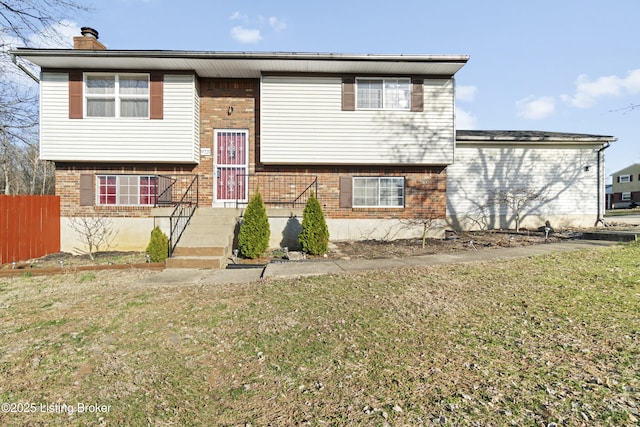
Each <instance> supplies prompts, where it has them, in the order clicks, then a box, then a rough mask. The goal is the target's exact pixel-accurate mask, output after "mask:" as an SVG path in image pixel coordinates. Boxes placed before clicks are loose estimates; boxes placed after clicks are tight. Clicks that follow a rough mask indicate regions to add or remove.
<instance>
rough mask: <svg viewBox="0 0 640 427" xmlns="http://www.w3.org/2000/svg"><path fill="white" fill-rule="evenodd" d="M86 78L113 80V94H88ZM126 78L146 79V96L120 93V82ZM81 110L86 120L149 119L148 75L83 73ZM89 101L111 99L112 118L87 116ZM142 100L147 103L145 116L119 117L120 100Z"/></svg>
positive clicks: (149, 90) (149, 91)
mask: <svg viewBox="0 0 640 427" xmlns="http://www.w3.org/2000/svg"><path fill="white" fill-rule="evenodd" d="M87 77H113V78H114V79H115V87H114V91H113V93H89V91H88V88H87ZM127 77H146V79H147V93H146V94H133V93H127V94H122V93H120V92H121V91H120V80H121V79H122V80H126V79H127ZM83 84H84V88H83V97H82V98H83V99H82V101H83V109H84V115H83V116H84V117H85V118H88V119H120V118H122V119H133V120H144V119H149V114H150V110H151V79H150V74H149V73H84V74H83ZM89 99H113V100H114V104H115V113H114V115H113V116H90V115H89V114H88V107H87V104H88V102H87V101H88V100H89ZM133 99H142V100H146V101H147V114H146V115H145V116H124V117H122V116H121V108H120V102H121V101H122V100H133Z"/></svg>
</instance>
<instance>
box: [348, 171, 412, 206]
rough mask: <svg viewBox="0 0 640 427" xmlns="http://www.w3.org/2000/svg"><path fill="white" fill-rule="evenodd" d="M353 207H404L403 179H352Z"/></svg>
mask: <svg viewBox="0 0 640 427" xmlns="http://www.w3.org/2000/svg"><path fill="white" fill-rule="evenodd" d="M352 191H353V207H393V208H401V207H404V178H403V177H354V178H353V190H352Z"/></svg>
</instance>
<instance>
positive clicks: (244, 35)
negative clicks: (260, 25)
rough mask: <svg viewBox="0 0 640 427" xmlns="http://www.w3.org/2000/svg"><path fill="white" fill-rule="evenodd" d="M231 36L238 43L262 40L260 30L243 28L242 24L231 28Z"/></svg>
mask: <svg viewBox="0 0 640 427" xmlns="http://www.w3.org/2000/svg"><path fill="white" fill-rule="evenodd" d="M231 37H233V38H234V39H235V40H237V41H239V42H240V43H257V42H259V41H260V40H262V36H261V35H260V30H258V29H252V28H244V27H242V26H238V27H233V28H232V29H231Z"/></svg>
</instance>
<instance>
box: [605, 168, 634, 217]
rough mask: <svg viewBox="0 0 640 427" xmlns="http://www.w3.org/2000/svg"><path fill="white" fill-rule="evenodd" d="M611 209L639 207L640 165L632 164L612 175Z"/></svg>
mask: <svg viewBox="0 0 640 427" xmlns="http://www.w3.org/2000/svg"><path fill="white" fill-rule="evenodd" d="M612 177H613V179H612V182H611V193H612V194H611V208H612V209H619V208H628V207H630V206H631V205H632V204H633V205H634V206H635V205H640V163H634V164H633V165H631V166H627V167H626V168H624V169H621V170H619V171H617V172H614V173H613V174H612Z"/></svg>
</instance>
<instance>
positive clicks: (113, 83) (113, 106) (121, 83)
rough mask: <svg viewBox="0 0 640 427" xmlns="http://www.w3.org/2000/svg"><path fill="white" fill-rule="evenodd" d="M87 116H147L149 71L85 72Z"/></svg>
mask: <svg viewBox="0 0 640 427" xmlns="http://www.w3.org/2000/svg"><path fill="white" fill-rule="evenodd" d="M85 88H86V90H85V91H84V93H85V102H86V107H85V108H86V117H141V118H148V117H149V75H148V74H85Z"/></svg>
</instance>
